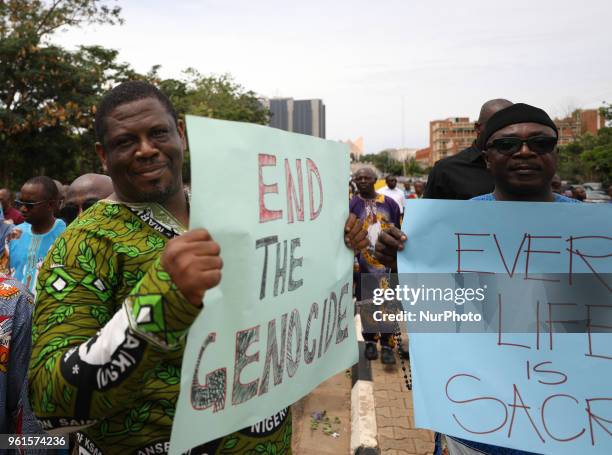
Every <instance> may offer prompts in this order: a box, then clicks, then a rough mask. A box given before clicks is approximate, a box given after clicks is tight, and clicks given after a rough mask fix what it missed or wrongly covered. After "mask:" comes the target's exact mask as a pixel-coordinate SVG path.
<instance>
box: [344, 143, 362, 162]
mask: <svg viewBox="0 0 612 455" xmlns="http://www.w3.org/2000/svg"><path fill="white" fill-rule="evenodd" d="M340 142H343V143H345V144H347V145H348V146H349V152H350V154H351V161H359V159H360V158H361V157H362V156H363V155H364V153H365V151H364V148H363V137H359V138H357V139H355V140H354V141H352V140H350V139H347V140H346V141H340Z"/></svg>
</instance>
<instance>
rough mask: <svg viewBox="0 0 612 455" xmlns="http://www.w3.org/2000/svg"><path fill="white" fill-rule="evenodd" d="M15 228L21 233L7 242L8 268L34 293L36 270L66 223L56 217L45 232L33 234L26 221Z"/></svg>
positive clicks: (30, 226)
mask: <svg viewBox="0 0 612 455" xmlns="http://www.w3.org/2000/svg"><path fill="white" fill-rule="evenodd" d="M17 229H19V230H20V231H21V235H19V237H18V238H16V239H14V240H11V241H10V242H9V247H8V254H9V269H10V271H11V275H12V276H13V277H15V278H16V279H17V280H19V281H21V282H22V283H23V284H24V285H25V286H26V287H27V288H28V289H29V290H30V292H32V294H36V278H37V277H38V270H39V269H40V266H41V265H42V263H43V261H44V260H45V256H46V255H47V251H49V249H50V248H51V245H53V242H55V239H56V238H57V237H58V236H59V235H60V234H61V233H62V232H64V229H66V223H64V221H63V220H60V219H56V220H55V224H54V225H53V227H52V228H51V230H50V231H49V232H46V233H45V234H33V233H32V225H31V224H30V223H26V222H24V223H22V224H20V225H19V227H18V228H17Z"/></svg>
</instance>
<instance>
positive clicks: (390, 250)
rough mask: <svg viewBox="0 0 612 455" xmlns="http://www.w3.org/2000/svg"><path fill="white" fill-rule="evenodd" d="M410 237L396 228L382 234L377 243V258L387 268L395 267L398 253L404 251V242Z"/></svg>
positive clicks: (375, 248)
mask: <svg viewBox="0 0 612 455" xmlns="http://www.w3.org/2000/svg"><path fill="white" fill-rule="evenodd" d="M407 238H408V237H406V234H404V233H403V232H402V231H400V230H399V229H398V228H396V227H395V226H391V227H390V228H389V229H386V230H384V231H383V232H381V233H380V236H379V237H378V241H377V242H376V246H375V247H374V250H375V253H374V255H375V257H376V259H378V261H380V263H381V264H384V265H386V266H387V267H395V262H396V260H397V252H398V251H402V250H403V249H404V242H405V241H406V239H407Z"/></svg>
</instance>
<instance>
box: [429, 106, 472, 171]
mask: <svg viewBox="0 0 612 455" xmlns="http://www.w3.org/2000/svg"><path fill="white" fill-rule="evenodd" d="M475 139H476V131H475V130H474V122H470V119H469V118H468V117H452V118H447V119H444V120H433V121H431V122H429V148H430V149H431V163H432V164H433V163H435V162H436V161H438V160H439V159H442V158H444V157H447V156H451V155H455V154H457V153H458V152H460V151H461V150H463V149H465V148H467V147H469V146H470V145H472V142H474V140H475Z"/></svg>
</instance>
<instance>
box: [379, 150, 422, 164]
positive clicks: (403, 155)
mask: <svg viewBox="0 0 612 455" xmlns="http://www.w3.org/2000/svg"><path fill="white" fill-rule="evenodd" d="M383 151H385V152H388V153H389V156H390V157H391V158H393V159H394V160H395V161H399V162H404V161H408V160H410V159H411V158H414V156H415V155H416V152H417V149H415V148H406V147H404V148H399V149H387V150H383Z"/></svg>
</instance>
